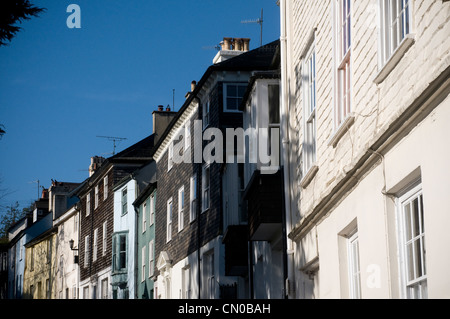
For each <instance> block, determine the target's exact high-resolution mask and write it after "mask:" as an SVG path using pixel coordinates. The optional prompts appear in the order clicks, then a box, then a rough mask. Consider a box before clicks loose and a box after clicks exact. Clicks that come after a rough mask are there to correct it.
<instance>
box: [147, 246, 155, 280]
mask: <svg viewBox="0 0 450 319" xmlns="http://www.w3.org/2000/svg"><path fill="white" fill-rule="evenodd" d="M154 273H155V240H153V239H152V240H151V241H150V242H149V244H148V277H152V276H153V274H154Z"/></svg>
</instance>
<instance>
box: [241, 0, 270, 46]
mask: <svg viewBox="0 0 450 319" xmlns="http://www.w3.org/2000/svg"><path fill="white" fill-rule="evenodd" d="M263 22H264V19H263V9H262V8H261V18H258V19H253V20H243V21H241V23H257V24H259V26H260V27H261V39H260V41H261V42H260V46H262V42H263Z"/></svg>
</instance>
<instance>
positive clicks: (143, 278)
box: [141, 246, 146, 281]
mask: <svg viewBox="0 0 450 319" xmlns="http://www.w3.org/2000/svg"><path fill="white" fill-rule="evenodd" d="M145 250H146V247H145V246H144V247H142V252H141V254H142V256H141V258H142V259H141V261H142V273H141V281H144V280H145Z"/></svg>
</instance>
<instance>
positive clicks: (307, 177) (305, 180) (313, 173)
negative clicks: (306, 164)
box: [300, 165, 319, 188]
mask: <svg viewBox="0 0 450 319" xmlns="http://www.w3.org/2000/svg"><path fill="white" fill-rule="evenodd" d="M318 170H319V166H317V165H313V166H311V167H310V168H309V170H308V172H307V173H306V175H305V176H303V178H302V180H301V181H300V186H301V187H302V188H306V187H307V186H308V185H309V183H311V181H312V179H313V178H314V176H316V174H317V171H318Z"/></svg>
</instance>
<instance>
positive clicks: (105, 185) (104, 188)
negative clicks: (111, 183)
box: [103, 176, 108, 200]
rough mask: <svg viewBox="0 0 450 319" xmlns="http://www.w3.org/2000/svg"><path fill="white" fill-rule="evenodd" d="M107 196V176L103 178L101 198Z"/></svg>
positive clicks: (104, 198)
mask: <svg viewBox="0 0 450 319" xmlns="http://www.w3.org/2000/svg"><path fill="white" fill-rule="evenodd" d="M107 198H108V176H105V178H104V179H103V200H106V199H107Z"/></svg>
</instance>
